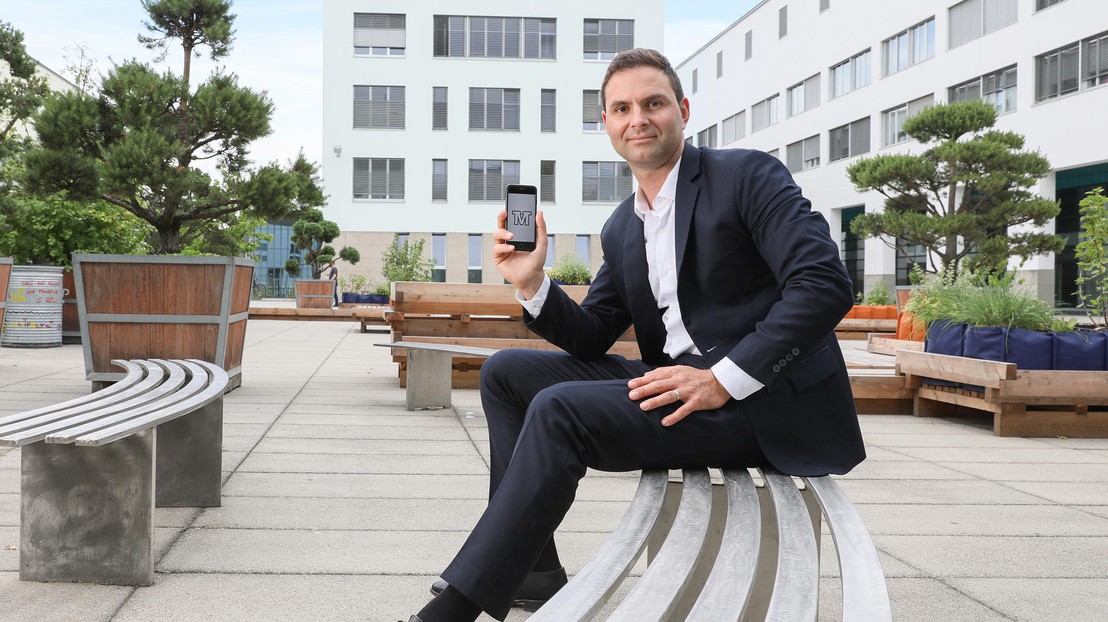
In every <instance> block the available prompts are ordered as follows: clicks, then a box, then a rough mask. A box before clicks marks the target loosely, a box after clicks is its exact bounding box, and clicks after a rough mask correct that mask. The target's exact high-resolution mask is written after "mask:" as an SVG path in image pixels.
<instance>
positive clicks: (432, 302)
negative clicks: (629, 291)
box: [391, 281, 589, 317]
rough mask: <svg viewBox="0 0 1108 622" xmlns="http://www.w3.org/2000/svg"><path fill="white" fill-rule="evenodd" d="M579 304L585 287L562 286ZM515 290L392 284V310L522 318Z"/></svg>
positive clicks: (501, 286)
mask: <svg viewBox="0 0 1108 622" xmlns="http://www.w3.org/2000/svg"><path fill="white" fill-rule="evenodd" d="M561 287H562V290H564V291H565V292H566V293H567V294H569V296H570V298H573V299H574V300H576V301H577V302H581V301H582V300H584V299H585V294H587V293H588V291H589V288H588V287H587V286H585V285H564V286H561ZM515 291H516V289H515V287H514V286H512V285H504V284H498V283H416V282H411V281H400V282H395V283H393V284H392V293H391V299H392V308H393V311H395V312H397V313H403V314H405V315H409V314H412V315H461V314H468V315H504V316H509V317H520V316H521V315H522V312H521V308H520V306H519V303H518V302H516V299H515Z"/></svg>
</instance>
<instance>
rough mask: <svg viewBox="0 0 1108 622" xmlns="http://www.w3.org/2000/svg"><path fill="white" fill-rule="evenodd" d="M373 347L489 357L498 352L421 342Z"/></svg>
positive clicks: (384, 344)
mask: <svg viewBox="0 0 1108 622" xmlns="http://www.w3.org/2000/svg"><path fill="white" fill-rule="evenodd" d="M373 345H376V346H380V347H382V348H396V349H401V350H427V351H430V352H449V353H451V354H468V355H470V356H484V357H489V356H492V355H494V354H496V353H497V352H498V351H499V350H496V349H494V348H478V347H476V346H462V345H454V344H446V343H424V342H422V341H393V342H391V343H375V344H373Z"/></svg>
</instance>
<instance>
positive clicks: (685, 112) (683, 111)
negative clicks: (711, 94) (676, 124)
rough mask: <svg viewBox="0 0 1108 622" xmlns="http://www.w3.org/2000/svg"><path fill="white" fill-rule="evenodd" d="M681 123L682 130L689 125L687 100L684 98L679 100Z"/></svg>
mask: <svg viewBox="0 0 1108 622" xmlns="http://www.w3.org/2000/svg"><path fill="white" fill-rule="evenodd" d="M681 121H682V123H683V125H682V126H681V129H684V128H685V127H686V126H688V124H689V98H688V97H685V98H683V99H682V100H681Z"/></svg>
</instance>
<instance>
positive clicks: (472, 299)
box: [384, 281, 639, 389]
mask: <svg viewBox="0 0 1108 622" xmlns="http://www.w3.org/2000/svg"><path fill="white" fill-rule="evenodd" d="M561 287H562V289H563V290H564V291H565V292H566V293H567V294H568V295H569V296H570V297H571V298H573V299H574V300H576V301H578V302H580V301H582V300H584V298H585V295H586V294H587V293H588V290H589V288H588V287H587V286H583V285H576V286H561ZM515 291H516V290H515V288H514V287H513V286H511V285H503V284H488V283H415V282H406V281H401V282H394V283H393V284H392V294H391V300H392V310H391V311H386V312H385V314H384V319H385V321H386V322H387V323H388V324H389V325H390V327H391V329H392V340H393V341H394V342H397V341H402V342H407V343H412V342H421V343H436V344H440V345H447V346H463V347H473V348H484V349H492V350H503V349H506V348H529V349H540V350H557V349H558V348H557V347H556V346H554V345H552V344H550V343H549V342H547V341H546V340H545V339H543V338H541V337H539V336H538V335H536V334H534V333H532V332H531V331H530V329H528V328H527V327H526V326H525V325H524V324H523V307H522V306H520V304H519V302H517V301H516V299H515ZM609 352H611V353H612V354H622V355H623V356H626V357H628V358H638V357H639V348H638V344H637V343H636V342H635V334H634V330H633V329H631V330H628V331H627V332H626V333H625V334H624V335H623V336H622V337H620V339H619V341H617V342H616V344H615V345H614V346H613V347H612V348H611V349H610V350H609ZM485 358H487V357H483V356H470V355H466V354H465V353H463V352H459V353H458V355H456V356H454V357H453V359H452V362H451V365H452V369H453V373H452V374H451V385H452V386H453V387H454V388H456V389H457V388H469V389H471V388H475V387H477V383H478V381H479V378H480V369H481V365H482V363H484V359H485ZM393 360H394V361H395V362H397V363H398V364H399V376H400V386H405V385H406V384H407V380H408V351H407V350H406V349H403V348H397V349H396V350H394V351H393Z"/></svg>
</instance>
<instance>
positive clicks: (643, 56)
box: [600, 48, 685, 109]
mask: <svg viewBox="0 0 1108 622" xmlns="http://www.w3.org/2000/svg"><path fill="white" fill-rule="evenodd" d="M635 67H654V68H655V69H659V70H661V71H662V73H664V74H666V77H667V78H669V83H670V86H672V87H673V94H674V95H675V96H676V97H677V102H678V103H680V102H681V100H683V99H685V90H684V89H682V88H681V78H678V77H677V72H676V71H674V70H673V65H671V64H669V59H668V58H666V57H665V56H664V55H662V53H661V52H659V51H658V50H652V49H650V48H635V49H633V50H625V51H623V52H620V53H619V54H616V57H615V58H613V59H612V62H611V63H609V64H608V71H607V72H606V73H605V74H604V82H603V83H601V85H600V107H601V108H604V109H607V107H608V104H607V101H608V100H607V97H606V96H605V94H604V91H605V90H606V89H607V88H608V80H609V79H610V78H611V77H612V76H613V75H615V74H616V73H618V72H620V71H623V70H624V69H634V68H635Z"/></svg>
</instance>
